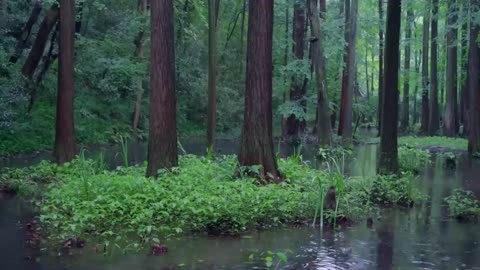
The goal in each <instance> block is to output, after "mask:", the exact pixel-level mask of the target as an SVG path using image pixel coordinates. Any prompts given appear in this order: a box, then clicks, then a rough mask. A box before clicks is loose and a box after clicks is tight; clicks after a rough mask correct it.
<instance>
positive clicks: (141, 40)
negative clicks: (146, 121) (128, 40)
mask: <svg viewBox="0 0 480 270" xmlns="http://www.w3.org/2000/svg"><path fill="white" fill-rule="evenodd" d="M137 10H138V12H139V14H140V16H143V15H145V13H146V11H147V0H138V6H137ZM134 44H135V58H137V60H138V61H141V60H142V58H143V50H144V45H145V31H144V30H143V29H142V30H140V31H139V32H138V34H137V36H136V37H135V41H134ZM136 88H137V96H136V100H135V108H134V111H133V122H132V128H133V130H137V128H138V125H139V123H140V114H141V111H142V99H143V91H144V90H143V86H142V79H141V78H138V79H137V82H136Z"/></svg>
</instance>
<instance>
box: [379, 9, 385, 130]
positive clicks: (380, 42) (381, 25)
mask: <svg viewBox="0 0 480 270" xmlns="http://www.w3.org/2000/svg"><path fill="white" fill-rule="evenodd" d="M378 17H379V21H380V22H379V31H378V116H377V118H378V119H377V123H378V136H380V132H381V130H382V114H383V111H382V107H383V105H382V104H383V68H384V65H383V43H384V33H383V27H384V24H383V0H378Z"/></svg>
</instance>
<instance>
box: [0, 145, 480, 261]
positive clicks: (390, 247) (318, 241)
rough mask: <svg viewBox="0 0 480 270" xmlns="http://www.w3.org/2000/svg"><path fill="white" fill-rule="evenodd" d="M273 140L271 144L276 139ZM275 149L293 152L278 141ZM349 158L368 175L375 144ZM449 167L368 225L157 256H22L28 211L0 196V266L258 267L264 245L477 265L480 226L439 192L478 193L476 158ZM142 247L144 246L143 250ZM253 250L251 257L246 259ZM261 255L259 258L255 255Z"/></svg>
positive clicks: (173, 246)
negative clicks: (411, 201)
mask: <svg viewBox="0 0 480 270" xmlns="http://www.w3.org/2000/svg"><path fill="white" fill-rule="evenodd" d="M182 144H183V147H184V148H185V149H186V151H187V152H188V153H193V154H202V153H204V151H205V149H204V142H203V141H202V140H183V141H182ZM236 145H237V144H236V142H235V141H230V140H220V141H218V142H217V149H218V151H219V152H220V153H221V154H234V153H235V152H236V151H237V147H236ZM276 146H277V145H276ZM145 150H146V148H145V146H144V145H143V144H133V143H132V144H130V146H129V153H130V162H131V164H139V163H142V162H143V161H144V159H145ZM99 152H100V149H89V150H88V151H87V152H86V156H87V157H96V156H98V154H99ZM118 152H120V148H118V147H110V148H106V149H104V150H103V153H104V155H105V160H106V161H107V162H108V163H109V165H110V166H112V167H115V166H118V165H121V164H122V158H121V156H120V155H117V153H118ZM280 152H281V153H282V155H284V156H285V155H288V154H291V153H292V152H293V149H292V148H289V147H287V146H281V149H280ZM316 152H317V149H316V148H315V147H312V146H308V147H305V148H303V149H302V153H303V156H304V160H310V161H311V162H312V164H314V165H315V159H314V157H315V154H316ZM356 154H357V157H356V159H355V160H353V161H352V162H351V164H350V165H349V166H348V168H349V170H348V172H349V173H350V174H352V175H363V176H371V175H373V174H375V172H376V163H377V146H376V145H366V146H361V147H358V148H357V149H356ZM46 157H48V155H42V154H40V155H38V156H36V157H34V158H28V159H10V160H3V161H0V167H2V166H6V165H8V166H18V167H20V166H26V165H30V164H34V163H36V162H38V161H39V160H41V159H44V158H46ZM459 160H460V164H458V166H457V170H456V171H447V170H446V169H444V168H443V166H442V160H441V159H440V157H438V158H437V160H436V162H435V163H434V164H432V166H430V167H429V168H427V169H426V170H425V171H423V172H422V173H421V175H420V176H419V178H418V179H417V186H418V187H419V189H420V190H421V191H422V192H423V193H424V194H426V195H428V198H427V200H426V201H425V202H424V203H418V204H416V205H415V206H414V208H412V209H403V210H402V209H384V210H382V211H381V213H380V216H381V218H380V219H379V220H377V219H375V220H374V222H373V227H372V228H368V227H367V226H365V225H364V224H363V223H362V224H358V225H356V226H354V227H352V228H348V229H342V230H340V231H332V230H327V229H325V230H324V231H323V232H322V231H320V229H319V228H283V229H277V230H268V231H263V232H254V233H251V234H248V235H245V236H244V237H241V238H232V237H220V238H219V237H205V236H190V237H179V238H174V239H169V240H167V241H166V243H165V244H167V245H168V247H169V253H168V254H167V255H165V256H161V257H153V256H148V255H143V254H137V255H120V254H121V253H120V252H119V253H118V254H114V256H113V257H112V258H105V257H103V256H99V255H98V254H95V253H94V251H93V250H91V249H85V250H83V251H82V252H83V253H84V254H83V255H82V256H72V257H45V256H44V257H41V258H40V261H39V262H36V261H34V260H33V261H26V260H24V259H23V257H24V256H25V254H26V253H25V252H27V251H26V249H25V247H24V246H23V241H24V239H23V237H24V235H23V234H22V231H21V230H19V229H18V224H17V222H18V220H26V219H27V218H28V216H29V215H30V214H29V211H28V209H25V207H24V204H22V203H21V201H19V200H18V199H7V200H3V201H0V239H1V241H0V266H1V267H0V269H2V270H10V269H25V270H34V269H35V270H37V269H49V270H50V269H52V270H60V269H71V270H83V269H89V270H90V269H92V270H97V269H98V270H100V269H102V270H104V269H114V270H127V269H128V270H129V269H253V268H254V267H258V268H262V267H264V266H265V263H264V256H265V255H261V254H262V253H263V252H265V251H275V252H276V251H285V250H291V251H292V253H291V254H288V257H289V261H288V263H287V265H285V266H283V268H282V269H474V270H475V269H477V270H479V269H480V256H479V255H480V246H479V245H480V244H479V242H480V230H479V229H478V224H468V223H459V222H457V221H455V220H451V219H449V218H448V217H447V212H446V209H445V207H444V202H443V198H444V197H445V196H448V195H449V194H450V192H451V190H452V189H454V188H458V187H465V188H468V189H470V190H472V191H474V192H475V193H476V194H477V195H480V182H479V181H478V175H480V164H479V163H478V161H471V160H469V159H467V158H461V159H459ZM146 253H148V252H145V254H146ZM251 256H253V259H252V260H251V259H250V257H251ZM262 256H263V257H262Z"/></svg>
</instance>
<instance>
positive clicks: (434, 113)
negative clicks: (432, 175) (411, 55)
mask: <svg viewBox="0 0 480 270" xmlns="http://www.w3.org/2000/svg"><path fill="white" fill-rule="evenodd" d="M431 47H432V49H431V52H430V53H431V56H430V60H431V62H430V66H431V67H430V69H431V70H430V72H431V74H430V76H431V80H430V83H431V88H430V115H429V119H428V120H429V122H428V134H429V135H430V136H433V135H435V134H436V133H437V132H438V129H439V128H440V111H439V106H438V73H437V72H438V61H437V59H438V0H432V38H431Z"/></svg>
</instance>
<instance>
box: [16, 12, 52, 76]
mask: <svg viewBox="0 0 480 270" xmlns="http://www.w3.org/2000/svg"><path fill="white" fill-rule="evenodd" d="M57 20H58V6H57V4H53V5H52V7H51V8H50V9H49V10H47V12H46V13H45V17H44V18H43V21H42V23H41V24H40V28H39V30H38V33H37V37H36V39H35V42H34V44H33V47H32V49H31V50H30V53H29V54H28V57H27V60H25V63H24V65H23V67H22V74H23V75H24V76H25V77H27V78H29V79H31V78H32V77H33V74H34V73H35V70H36V69H37V66H38V63H39V62H40V60H41V59H42V56H43V52H44V51H45V46H46V44H47V41H48V36H49V35H50V32H52V29H53V27H54V26H55V24H56V23H57Z"/></svg>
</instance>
